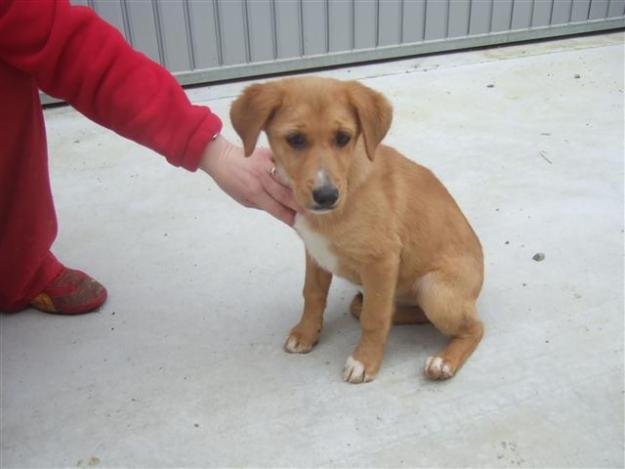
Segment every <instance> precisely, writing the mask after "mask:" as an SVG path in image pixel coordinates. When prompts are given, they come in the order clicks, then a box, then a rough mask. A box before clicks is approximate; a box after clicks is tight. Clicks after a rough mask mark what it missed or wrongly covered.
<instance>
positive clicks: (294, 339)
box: [284, 334, 315, 353]
mask: <svg viewBox="0 0 625 469" xmlns="http://www.w3.org/2000/svg"><path fill="white" fill-rule="evenodd" d="M313 345H315V344H311V343H309V342H306V341H304V340H302V338H301V337H298V336H297V335H294V334H291V335H290V336H289V337H288V338H287V339H286V342H285V344H284V350H285V351H287V352H289V353H308V352H310V351H311V350H312V348H313Z"/></svg>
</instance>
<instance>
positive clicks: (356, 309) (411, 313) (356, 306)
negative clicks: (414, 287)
mask: <svg viewBox="0 0 625 469" xmlns="http://www.w3.org/2000/svg"><path fill="white" fill-rule="evenodd" d="M362 302H363V297H362V293H356V295H355V296H354V299H353V300H352V304H351V305H350V307H349V312H350V313H351V314H352V316H354V317H355V318H356V319H360V313H361V312H362ZM428 322H430V320H429V319H428V318H427V316H426V315H425V313H424V312H423V310H422V309H421V308H420V307H419V306H416V305H414V306H412V305H404V304H398V303H395V311H394V313H393V324H394V325H396V326H400V325H405V324H426V323H428Z"/></svg>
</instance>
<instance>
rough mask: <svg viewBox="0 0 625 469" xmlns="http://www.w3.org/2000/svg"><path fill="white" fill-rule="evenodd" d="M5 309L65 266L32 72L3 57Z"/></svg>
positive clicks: (0, 176) (0, 216)
mask: <svg viewBox="0 0 625 469" xmlns="http://www.w3.org/2000/svg"><path fill="white" fill-rule="evenodd" d="M0 145H2V146H3V147H4V148H2V149H1V150H0V311H15V310H19V309H21V308H23V307H25V306H26V305H28V303H29V302H30V300H31V299H32V298H33V297H34V296H36V295H37V294H39V293H40V292H41V291H42V290H43V288H44V287H45V286H46V285H47V284H48V283H49V282H50V281H51V280H52V279H53V278H54V277H55V276H57V275H58V274H59V273H60V271H61V268H62V266H61V264H60V263H59V262H58V261H57V260H56V258H55V257H54V256H53V255H52V254H51V253H50V246H51V245H52V243H53V241H54V238H55V237H56V232H57V226H56V214H55V212H54V203H53V201H52V193H51V192H50V178H49V175H48V152H47V148H46V132H45V128H44V122H43V113H42V110H41V104H40V102H39V93H38V90H37V87H36V85H35V82H34V80H33V78H32V77H31V76H30V75H28V74H25V73H23V72H20V71H18V70H16V69H13V68H11V67H10V66H8V65H6V64H4V63H3V62H2V61H0Z"/></svg>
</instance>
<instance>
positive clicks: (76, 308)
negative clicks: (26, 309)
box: [30, 267, 107, 314]
mask: <svg viewBox="0 0 625 469" xmlns="http://www.w3.org/2000/svg"><path fill="white" fill-rule="evenodd" d="M106 296H107V293H106V288H104V287H103V286H102V285H101V284H100V283H98V282H97V281H96V280H94V279H92V278H91V277H89V276H88V275H87V274H85V273H84V272H81V271H80V270H74V269H68V268H66V267H65V268H64V269H63V270H62V271H61V273H60V274H59V275H58V276H57V277H56V278H55V279H54V280H52V282H50V284H49V285H48V286H47V287H46V288H44V290H43V291H42V292H41V293H39V295H37V296H36V297H35V298H34V299H33V300H32V301H31V302H30V306H32V307H33V308H36V309H38V310H40V311H44V312H46V313H57V314H81V313H88V312H90V311H93V310H94V309H97V308H99V307H100V306H102V303H104V302H105V301H106Z"/></svg>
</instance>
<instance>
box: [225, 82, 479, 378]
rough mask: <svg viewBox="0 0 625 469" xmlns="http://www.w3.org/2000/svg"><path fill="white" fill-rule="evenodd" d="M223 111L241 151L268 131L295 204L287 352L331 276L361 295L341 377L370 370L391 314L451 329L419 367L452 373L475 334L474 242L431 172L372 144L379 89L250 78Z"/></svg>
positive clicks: (385, 120) (312, 334)
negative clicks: (295, 272)
mask: <svg viewBox="0 0 625 469" xmlns="http://www.w3.org/2000/svg"><path fill="white" fill-rule="evenodd" d="M230 117H231V120H232V124H233V126H234V129H235V130H236V132H237V133H238V134H239V136H240V137H241V139H242V141H243V145H244V148H245V153H246V154H247V155H250V154H251V153H252V151H253V150H254V147H255V145H256V142H257V139H258V136H259V133H260V132H261V130H264V131H265V132H266V134H267V137H268V140H269V144H270V146H271V150H272V151H273V154H274V159H275V164H276V167H277V169H278V171H279V173H280V174H281V175H283V177H285V178H286V179H287V180H288V181H289V183H290V185H291V187H292V189H293V192H294V195H295V198H296V200H297V201H298V203H299V204H300V205H301V206H302V207H303V208H304V211H303V212H302V213H299V214H298V215H297V217H296V221H295V225H294V228H295V230H296V231H297V232H298V234H299V235H300V237H301V238H302V239H303V241H304V243H305V245H306V278H305V283H304V312H303V315H302V317H301V319H300V321H299V323H298V324H297V325H295V327H294V328H293V329H292V330H291V332H290V334H289V336H288V338H287V340H286V343H285V349H286V350H287V351H288V352H294V353H306V352H309V351H310V350H311V349H312V347H313V346H314V345H315V344H316V343H317V341H318V339H319V334H320V332H321V325H322V322H323V313H324V309H325V307H326V298H327V294H328V289H329V287H330V282H331V280H332V276H333V275H338V276H340V277H344V278H346V279H347V280H349V281H351V282H353V283H354V284H356V285H359V286H361V288H362V290H363V292H364V295H362V294H358V295H356V297H355V298H354V300H353V301H352V305H351V312H352V314H353V315H354V316H356V317H358V318H359V319H360V324H361V328H362V336H361V338H360V342H359V343H358V345H357V346H356V348H355V349H354V351H353V353H352V354H351V355H350V356H349V357H348V358H347V362H346V363H345V367H344V370H343V378H344V379H345V381H348V382H350V383H363V382H367V381H371V380H372V379H373V378H374V377H375V376H376V374H377V373H378V370H379V369H380V365H381V363H382V358H383V356H384V345H385V342H386V338H387V335H388V332H389V329H390V327H391V324H392V323H393V322H395V323H396V324H408V323H422V322H431V323H432V324H433V325H434V326H435V327H436V328H437V329H438V330H440V331H441V332H442V333H444V334H446V335H447V336H449V337H450V340H449V343H448V344H447V346H446V347H445V348H444V349H443V350H441V351H440V352H439V353H438V354H436V355H434V356H431V357H429V358H428V359H427V361H426V363H425V374H426V375H427V376H428V377H429V378H431V379H448V378H451V377H452V376H454V374H455V373H457V372H458V370H459V369H460V367H461V366H462V365H463V363H464V362H465V360H466V359H467V358H468V357H469V355H471V353H472V352H473V350H474V349H475V348H476V346H477V345H478V343H479V342H480V340H481V338H482V335H483V327H482V323H481V322H480V320H479V319H478V315H477V310H476V300H477V297H478V295H479V293H480V290H481V287H482V282H483V272H484V267H483V256H482V248H481V246H480V242H479V240H478V238H477V236H476V235H475V233H474V232H473V230H472V229H471V226H470V225H469V223H468V221H467V220H466V218H465V217H464V215H463V214H462V212H461V211H460V209H459V208H458V205H456V202H455V201H454V199H453V198H452V197H451V195H450V194H449V192H447V190H446V189H445V187H444V186H443V185H442V184H441V183H440V182H439V180H438V179H437V178H436V177H435V176H434V175H433V174H432V173H431V172H430V171H429V170H428V169H426V168H424V167H423V166H420V165H418V164H416V163H414V162H412V161H410V160H408V159H407V158H405V157H404V156H402V155H401V154H400V153H398V152H397V151H396V150H394V149H393V148H391V147H388V146H385V145H382V144H381V143H380V142H381V141H382V139H383V138H384V136H385V135H386V133H387V131H388V129H389V127H390V125H391V119H392V108H391V105H390V104H389V102H388V101H387V100H386V99H385V98H384V96H382V95H381V94H380V93H378V92H376V91H373V90H371V89H370V88H367V87H366V86H364V85H362V84H360V83H358V82H355V81H349V82H341V81H337V80H332V79H327V78H315V77H313V78H291V79H284V80H279V81H273V82H269V83H265V84H254V85H251V86H249V87H248V88H247V89H245V91H244V92H243V94H242V95H241V96H240V97H239V98H238V99H237V100H236V101H235V102H234V103H233V105H232V108H231V111H230Z"/></svg>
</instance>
